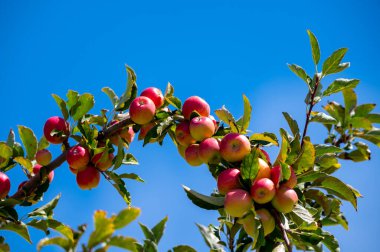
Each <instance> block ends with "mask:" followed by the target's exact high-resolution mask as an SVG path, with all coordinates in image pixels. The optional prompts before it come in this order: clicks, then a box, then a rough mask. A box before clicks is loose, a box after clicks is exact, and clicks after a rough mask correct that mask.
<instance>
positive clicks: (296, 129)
mask: <svg viewBox="0 0 380 252" xmlns="http://www.w3.org/2000/svg"><path fill="white" fill-rule="evenodd" d="M282 114H283V115H284V117H285V119H286V121H287V122H288V125H289V127H290V130H291V131H292V133H293V136H296V135H297V134H299V133H300V129H299V127H298V123H297V121H296V120H294V119H293V118H292V117H291V115H289V114H288V113H287V112H282Z"/></svg>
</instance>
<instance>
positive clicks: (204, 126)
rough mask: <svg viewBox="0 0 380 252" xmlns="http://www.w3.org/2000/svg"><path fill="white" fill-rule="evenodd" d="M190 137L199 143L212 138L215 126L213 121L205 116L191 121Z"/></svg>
mask: <svg viewBox="0 0 380 252" xmlns="http://www.w3.org/2000/svg"><path fill="white" fill-rule="evenodd" d="M189 129H190V135H191V136H192V137H193V138H194V139H195V140H197V141H202V140H203V139H205V138H209V137H212V136H213V135H214V132H215V126H214V123H213V122H212V120H211V119H210V118H208V117H205V116H197V117H194V118H193V119H191V121H190V126H189Z"/></svg>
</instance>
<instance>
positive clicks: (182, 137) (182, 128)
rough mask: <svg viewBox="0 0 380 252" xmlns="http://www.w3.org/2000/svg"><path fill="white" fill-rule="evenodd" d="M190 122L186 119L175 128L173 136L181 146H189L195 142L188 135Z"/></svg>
mask: <svg viewBox="0 0 380 252" xmlns="http://www.w3.org/2000/svg"><path fill="white" fill-rule="evenodd" d="M189 127H190V124H189V122H188V121H182V122H180V123H179V124H178V125H177V127H176V129H175V138H176V140H177V142H178V143H179V144H180V145H182V146H189V145H190V144H193V143H195V139H194V138H193V137H192V136H191V135H190V128H189Z"/></svg>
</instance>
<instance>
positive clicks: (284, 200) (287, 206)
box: [272, 185, 298, 213]
mask: <svg viewBox="0 0 380 252" xmlns="http://www.w3.org/2000/svg"><path fill="white" fill-rule="evenodd" d="M297 202H298V196H297V193H296V191H294V190H293V189H291V188H289V187H286V186H283V185H281V186H280V188H279V189H278V190H277V192H276V195H275V196H274V198H273V199H272V206H273V207H274V208H276V209H277V211H279V212H281V213H290V212H291V211H293V208H294V206H295V204H296V203H297Z"/></svg>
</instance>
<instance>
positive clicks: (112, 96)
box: [102, 87, 119, 107]
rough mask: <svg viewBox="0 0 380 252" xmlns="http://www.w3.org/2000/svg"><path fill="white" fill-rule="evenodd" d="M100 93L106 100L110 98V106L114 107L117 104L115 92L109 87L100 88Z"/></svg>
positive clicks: (117, 98)
mask: <svg viewBox="0 0 380 252" xmlns="http://www.w3.org/2000/svg"><path fill="white" fill-rule="evenodd" d="M102 92H103V93H105V94H106V95H107V96H108V98H110V100H111V102H112V105H113V106H114V107H115V106H116V104H118V102H119V97H118V96H117V95H116V94H115V92H114V91H113V90H112V88H110V87H104V88H102Z"/></svg>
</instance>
